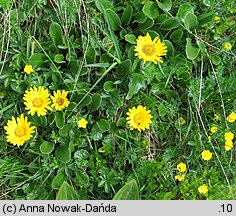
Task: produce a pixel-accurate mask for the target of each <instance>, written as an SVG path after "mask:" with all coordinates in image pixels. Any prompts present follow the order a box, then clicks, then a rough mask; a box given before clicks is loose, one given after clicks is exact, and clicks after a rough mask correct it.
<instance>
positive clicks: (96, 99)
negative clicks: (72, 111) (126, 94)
mask: <svg viewBox="0 0 236 216" xmlns="http://www.w3.org/2000/svg"><path fill="white" fill-rule="evenodd" d="M101 104H102V97H101V96H100V94H94V95H93V96H92V102H91V103H90V104H89V105H88V108H89V110H90V111H91V112H94V111H96V110H98V109H99V107H100V106H101Z"/></svg>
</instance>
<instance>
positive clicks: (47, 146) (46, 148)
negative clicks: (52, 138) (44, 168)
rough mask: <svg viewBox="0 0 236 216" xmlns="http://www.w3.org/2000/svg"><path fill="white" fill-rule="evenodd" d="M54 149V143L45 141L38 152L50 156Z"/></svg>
mask: <svg viewBox="0 0 236 216" xmlns="http://www.w3.org/2000/svg"><path fill="white" fill-rule="evenodd" d="M54 147H55V145H54V143H51V142H47V141H45V142H43V143H42V144H41V145H40V151H41V152H42V154H50V153H51V152H52V151H53V150H54Z"/></svg>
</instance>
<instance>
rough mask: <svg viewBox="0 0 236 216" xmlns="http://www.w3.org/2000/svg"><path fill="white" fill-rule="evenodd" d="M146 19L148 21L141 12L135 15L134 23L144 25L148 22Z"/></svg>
mask: <svg viewBox="0 0 236 216" xmlns="http://www.w3.org/2000/svg"><path fill="white" fill-rule="evenodd" d="M146 19H147V17H146V16H145V14H144V13H143V12H141V11H139V12H137V13H135V14H134V15H133V20H134V22H137V23H144V22H145V21H146Z"/></svg>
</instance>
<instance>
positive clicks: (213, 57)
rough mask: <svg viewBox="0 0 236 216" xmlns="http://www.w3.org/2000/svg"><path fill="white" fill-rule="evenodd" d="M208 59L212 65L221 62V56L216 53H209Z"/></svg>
mask: <svg viewBox="0 0 236 216" xmlns="http://www.w3.org/2000/svg"><path fill="white" fill-rule="evenodd" d="M210 59H211V61H212V62H213V64H214V65H218V64H220V63H221V58H220V57H219V56H217V55H216V54H211V55H210Z"/></svg>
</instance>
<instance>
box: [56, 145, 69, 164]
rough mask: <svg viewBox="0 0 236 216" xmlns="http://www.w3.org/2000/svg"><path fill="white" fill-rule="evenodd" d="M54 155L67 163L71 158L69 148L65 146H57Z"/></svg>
mask: <svg viewBox="0 0 236 216" xmlns="http://www.w3.org/2000/svg"><path fill="white" fill-rule="evenodd" d="M55 156H56V159H57V160H59V161H61V162H62V163H68V162H69V161H70V159H71V153H70V150H69V149H68V148H67V147H66V146H59V147H58V148H57V149H56V152H55Z"/></svg>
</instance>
